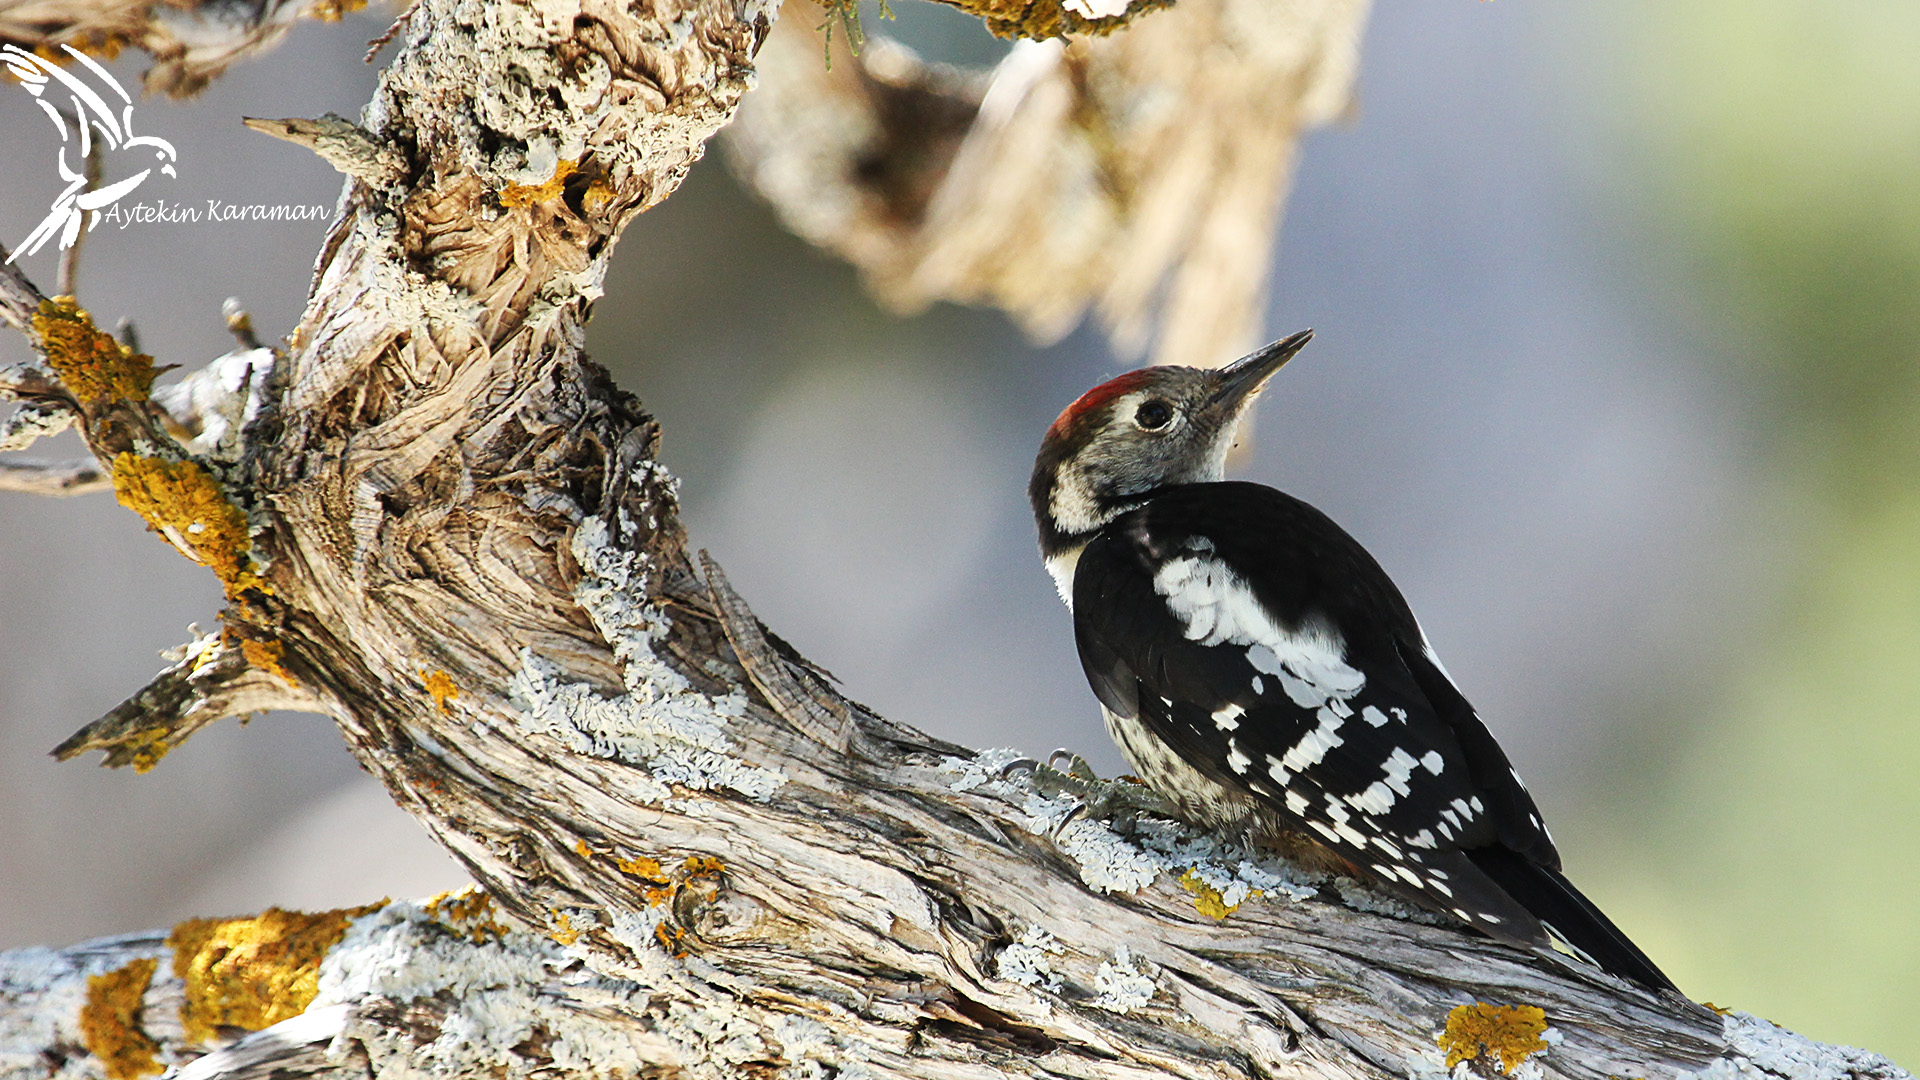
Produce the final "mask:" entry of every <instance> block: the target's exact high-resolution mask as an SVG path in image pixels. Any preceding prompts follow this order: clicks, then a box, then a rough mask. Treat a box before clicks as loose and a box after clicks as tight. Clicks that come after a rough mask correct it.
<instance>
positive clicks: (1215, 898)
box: [1180, 870, 1258, 919]
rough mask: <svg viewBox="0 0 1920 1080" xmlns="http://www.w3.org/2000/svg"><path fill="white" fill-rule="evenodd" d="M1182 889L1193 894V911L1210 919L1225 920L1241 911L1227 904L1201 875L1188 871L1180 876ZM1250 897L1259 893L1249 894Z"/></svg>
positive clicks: (1236, 905)
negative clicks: (1201, 878)
mask: <svg viewBox="0 0 1920 1080" xmlns="http://www.w3.org/2000/svg"><path fill="white" fill-rule="evenodd" d="M1180 887H1181V888H1184V889H1186V890H1187V891H1188V892H1190V893H1192V894H1193V910H1195V911H1197V912H1199V913H1200V914H1202V915H1205V916H1206V917H1207V918H1209V919H1224V918H1226V917H1227V916H1229V915H1231V914H1233V913H1234V912H1236V911H1239V910H1240V905H1239V904H1229V903H1227V898H1226V897H1224V896H1221V895H1220V890H1218V889H1216V888H1214V887H1213V886H1211V885H1209V884H1207V883H1206V882H1205V881H1202V880H1200V875H1199V874H1196V873H1194V872H1193V871H1192V870H1188V871H1187V872H1186V873H1184V874H1181V875H1180ZM1248 895H1250V896H1255V895H1258V893H1249V894H1248Z"/></svg>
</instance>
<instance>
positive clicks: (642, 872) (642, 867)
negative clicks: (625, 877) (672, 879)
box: [613, 855, 667, 884]
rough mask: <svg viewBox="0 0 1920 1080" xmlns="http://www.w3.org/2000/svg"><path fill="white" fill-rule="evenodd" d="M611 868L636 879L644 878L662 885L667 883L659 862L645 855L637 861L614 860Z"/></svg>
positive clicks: (664, 872)
mask: <svg viewBox="0 0 1920 1080" xmlns="http://www.w3.org/2000/svg"><path fill="white" fill-rule="evenodd" d="M613 866H614V869H616V870H618V871H620V872H621V873H623V874H631V875H633V876H634V877H637V878H645V879H646V880H648V881H657V882H660V883H662V884H664V883H665V882H666V881H667V876H666V874H667V872H666V871H665V870H662V869H661V868H660V860H659V859H649V858H647V857H646V856H645V855H642V856H640V857H639V858H637V859H615V860H614V861H613Z"/></svg>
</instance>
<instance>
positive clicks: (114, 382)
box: [33, 296, 156, 403]
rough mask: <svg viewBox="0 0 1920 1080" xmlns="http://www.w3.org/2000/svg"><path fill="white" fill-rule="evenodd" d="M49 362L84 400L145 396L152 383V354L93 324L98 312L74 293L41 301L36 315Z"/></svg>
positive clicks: (36, 328) (37, 330)
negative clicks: (91, 312) (83, 304)
mask: <svg viewBox="0 0 1920 1080" xmlns="http://www.w3.org/2000/svg"><path fill="white" fill-rule="evenodd" d="M33 332H34V333H35V334H36V335H38V336H39V338H40V348H41V350H42V351H44V352H45V353H46V356H47V365H48V366H49V367H51V368H53V370H54V373H55V374H57V375H59V376H60V381H61V382H63V383H65V384H66V386H67V389H68V390H71V391H73V396H74V397H76V398H78V399H80V401H81V402H82V403H87V402H93V401H98V400H101V399H108V400H121V401H124V400H133V401H144V400H146V397H147V394H148V393H149V392H150V391H152V389H153V378H154V375H155V374H156V372H155V371H154V368H153V357H151V356H148V355H147V354H145V353H137V352H134V351H133V350H132V349H130V348H128V347H127V346H125V345H122V344H121V343H120V341H119V339H117V338H115V337H114V336H113V335H112V334H109V333H107V332H106V331H104V330H101V329H99V328H97V327H95V326H94V325H93V316H91V315H89V314H87V311H86V309H85V308H82V307H81V306H80V305H79V304H77V303H75V302H74V299H73V297H71V296H55V297H50V298H48V299H46V300H42V301H41V302H40V310H39V311H38V312H36V313H35V314H34V316H33Z"/></svg>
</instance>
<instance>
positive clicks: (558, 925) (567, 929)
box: [547, 908, 580, 945]
mask: <svg viewBox="0 0 1920 1080" xmlns="http://www.w3.org/2000/svg"><path fill="white" fill-rule="evenodd" d="M549 910H551V911H552V912H553V925H554V928H553V929H552V930H549V931H547V936H548V937H550V938H552V939H553V940H555V941H557V942H559V943H560V944H562V945H571V944H573V943H574V942H576V941H579V940H580V931H578V930H575V929H574V928H573V917H572V916H570V915H568V914H567V913H566V912H564V911H561V910H560V909H559V908H551V909H549Z"/></svg>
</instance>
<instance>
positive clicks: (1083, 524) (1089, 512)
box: [1047, 469, 1106, 534]
mask: <svg viewBox="0 0 1920 1080" xmlns="http://www.w3.org/2000/svg"><path fill="white" fill-rule="evenodd" d="M1047 511H1048V513H1050V514H1051V515H1052V516H1053V524H1054V527H1055V528H1057V529H1059V530H1060V531H1061V532H1063V533H1068V534H1073V533H1084V532H1092V531H1093V530H1095V529H1097V528H1099V527H1100V526H1101V525H1104V524H1106V522H1105V521H1103V520H1102V518H1101V514H1100V505H1099V504H1098V503H1096V502H1094V500H1093V493H1092V491H1091V490H1089V487H1088V484H1087V481H1086V478H1085V477H1084V476H1083V475H1082V474H1081V472H1080V470H1079V469H1061V470H1060V476H1059V479H1057V480H1055V481H1054V484H1053V494H1052V495H1051V496H1050V497H1049V498H1048V500H1047Z"/></svg>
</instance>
